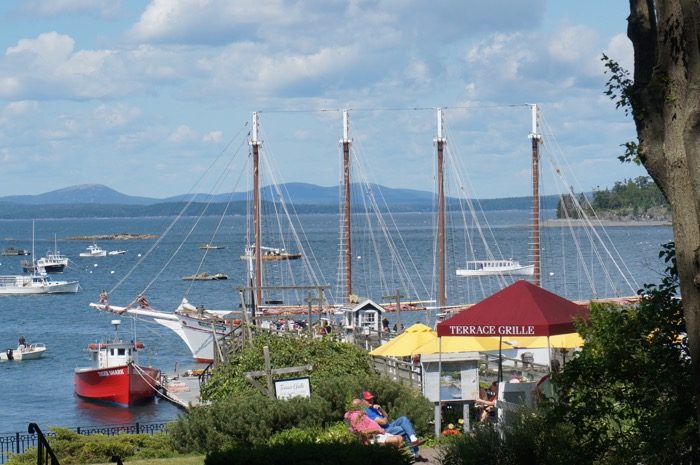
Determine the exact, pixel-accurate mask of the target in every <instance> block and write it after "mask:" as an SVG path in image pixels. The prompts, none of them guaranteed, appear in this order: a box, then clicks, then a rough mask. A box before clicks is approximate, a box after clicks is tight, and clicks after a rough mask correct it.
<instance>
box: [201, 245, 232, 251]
mask: <svg viewBox="0 0 700 465" xmlns="http://www.w3.org/2000/svg"><path fill="white" fill-rule="evenodd" d="M199 248H200V250H219V249H225V248H226V247H225V246H223V245H214V244H203V245H200V246H199Z"/></svg>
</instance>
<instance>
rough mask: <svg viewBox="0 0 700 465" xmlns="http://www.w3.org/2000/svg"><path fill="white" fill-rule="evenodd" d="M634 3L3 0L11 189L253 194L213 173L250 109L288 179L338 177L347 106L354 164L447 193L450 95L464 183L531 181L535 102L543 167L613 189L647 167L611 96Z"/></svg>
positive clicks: (0, 182) (279, 178)
mask: <svg viewBox="0 0 700 465" xmlns="http://www.w3.org/2000/svg"><path fill="white" fill-rule="evenodd" d="M627 8H628V3H627V2H608V1H605V0H590V1H585V2H582V1H580V0H556V1H548V0H491V1H489V2H484V1H482V0H434V1H430V2H428V1H421V0H348V1H339V0H297V1H287V0H255V1H250V0H236V1H230V0H151V1H138V0H130V1H120V0H24V1H5V2H0V160H1V161H2V169H1V170H0V196H5V195H20V194H40V193H44V192H48V191H51V190H56V189H62V188H66V187H69V186H75V185H82V184H103V185H106V186H108V187H110V188H112V189H115V190H117V191H119V192H122V193H125V194H129V195H138V196H146V197H156V198H165V197H169V196H173V195H178V194H183V193H186V192H190V191H191V190H193V189H194V190H195V191H206V190H207V189H209V190H210V191H211V192H215V191H216V193H219V192H229V191H232V190H244V189H245V188H246V185H245V184H243V183H236V182H218V183H215V182H213V181H211V182H209V183H208V184H207V183H203V182H202V181H201V180H202V179H203V176H204V175H205V173H207V172H211V170H212V166H213V164H214V163H215V161H216V160H218V159H220V158H221V157H222V155H223V156H229V155H230V156H231V157H234V156H237V157H239V158H242V159H245V158H246V157H245V155H246V154H247V152H248V145H247V144H241V141H240V139H241V137H243V138H245V136H246V134H247V132H248V131H249V130H250V124H251V123H250V121H251V119H252V113H253V112H259V118H260V119H259V121H260V134H261V140H262V144H263V145H262V153H263V155H262V156H263V157H267V158H266V160H268V163H270V164H272V165H273V166H274V169H273V171H274V172H275V173H276V175H275V176H274V181H275V182H307V183H313V184H318V185H322V186H333V185H337V184H339V181H340V179H341V177H340V173H341V169H340V156H339V154H340V151H339V144H338V141H339V139H340V138H341V137H342V130H343V127H342V111H341V110H343V109H347V110H348V112H349V115H350V137H351V138H352V147H353V157H354V158H353V179H356V180H363V179H367V180H369V181H371V182H378V183H380V184H383V185H386V186H390V187H397V188H411V189H420V190H427V191H434V190H435V165H436V162H435V146H434V144H433V138H434V137H435V136H436V134H437V122H436V121H437V118H436V114H437V108H443V109H444V110H443V118H444V131H445V134H446V136H447V143H448V152H449V153H448V155H447V160H446V166H447V168H448V170H449V171H450V173H451V175H454V177H451V178H450V179H453V180H452V181H449V182H450V183H451V185H452V186H453V189H454V188H456V189H464V190H465V191H468V192H469V194H470V195H473V196H476V197H480V198H496V197H513V196H524V195H528V193H529V189H530V187H529V183H530V179H529V173H530V166H531V164H530V159H529V157H530V141H529V139H528V133H529V132H530V130H531V122H530V121H531V120H530V118H531V113H530V111H531V110H530V107H529V106H527V105H526V104H532V103H536V104H538V108H539V109H540V122H541V126H540V132H541V133H542V136H543V145H542V147H543V149H545V150H544V152H543V153H544V154H543V165H544V164H545V163H546V162H547V161H550V160H551V161H552V166H553V167H554V168H551V172H552V173H562V172H564V171H565V168H566V170H567V172H569V173H570V176H571V179H569V178H568V177H567V178H566V179H565V180H562V181H561V183H562V184H564V185H571V186H575V190H580V191H590V190H591V189H595V188H606V187H610V186H612V185H613V184H614V183H615V182H617V181H622V180H623V179H628V178H632V177H636V176H640V175H643V174H645V172H644V171H643V169H642V168H640V167H636V166H634V165H630V164H621V163H620V162H619V161H618V160H617V159H616V157H617V156H618V155H620V154H621V153H622V152H623V149H622V148H621V147H620V145H621V144H623V143H624V142H627V141H630V140H634V139H635V137H636V136H635V132H634V126H633V123H632V121H631V118H630V117H629V116H626V115H625V114H624V112H622V111H621V110H616V109H615V106H614V103H613V102H611V101H610V100H609V99H608V98H607V97H606V96H605V95H604V94H603V91H604V84H605V82H606V80H607V78H606V76H605V74H604V67H603V63H602V62H601V56H602V54H603V53H606V54H607V55H609V56H610V57H612V58H613V59H615V60H616V61H618V62H619V63H620V64H622V65H623V67H625V68H627V69H629V70H632V68H633V54H632V47H631V44H630V42H629V41H628V39H627V37H626V35H625V31H626V25H627V23H626V17H627V15H628V13H629V12H628V10H627ZM241 150H242V151H244V152H245V153H244V154H243V155H241V154H240V151H241ZM236 151H238V152H236ZM544 169H545V168H544V166H543V170H544ZM240 170H243V168H240ZM557 170H559V171H557ZM552 176H553V177H554V178H556V177H557V176H559V175H558V174H552ZM272 180H273V177H272V176H270V177H269V178H267V182H272ZM555 184H556V182H552V183H551V185H548V184H544V185H543V191H544V192H545V193H552V192H555V191H556V189H555V187H554V185H555Z"/></svg>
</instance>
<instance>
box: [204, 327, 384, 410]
mask: <svg viewBox="0 0 700 465" xmlns="http://www.w3.org/2000/svg"><path fill="white" fill-rule="evenodd" d="M264 346H267V347H268V348H269V350H270V361H271V365H272V368H283V367H292V366H302V365H312V366H313V371H311V373H310V374H309V378H310V381H311V390H312V391H314V390H315V389H316V388H317V386H318V383H319V382H322V380H327V379H331V378H335V377H338V376H344V375H347V374H354V375H356V376H362V375H364V374H368V373H370V372H371V368H370V357H369V355H368V354H367V352H366V351H364V350H362V349H361V348H359V347H356V346H353V345H350V344H345V343H342V342H338V341H334V340H332V339H329V338H321V339H305V338H298V337H291V336H277V335H269V334H260V335H256V336H255V338H254V339H253V341H252V344H251V345H250V346H247V347H245V348H244V349H243V350H241V351H240V352H238V353H235V354H232V355H231V356H230V357H229V360H228V361H227V362H226V364H225V365H223V366H222V367H220V368H218V369H217V370H216V371H215V372H214V374H213V376H212V378H211V379H210V380H209V381H208V382H207V383H206V384H205V385H204V386H203V387H202V398H203V399H205V400H212V401H214V400H224V399H226V398H228V397H231V396H255V397H263V395H262V394H261V393H260V391H258V390H257V389H255V388H254V387H253V386H251V385H250V383H248V381H246V379H245V376H244V373H245V372H247V371H259V370H262V369H263V368H264V358H263V347H264ZM290 376H291V375H290Z"/></svg>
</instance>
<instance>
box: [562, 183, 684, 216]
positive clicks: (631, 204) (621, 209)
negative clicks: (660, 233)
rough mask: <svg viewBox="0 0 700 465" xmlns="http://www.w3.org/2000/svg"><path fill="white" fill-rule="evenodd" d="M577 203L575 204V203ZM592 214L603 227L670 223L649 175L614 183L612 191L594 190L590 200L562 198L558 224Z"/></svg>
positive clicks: (669, 210)
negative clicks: (605, 225) (604, 225)
mask: <svg viewBox="0 0 700 465" xmlns="http://www.w3.org/2000/svg"><path fill="white" fill-rule="evenodd" d="M576 200H577V201H576ZM594 212H595V215H596V216H597V217H598V219H600V220H601V221H602V222H603V223H604V224H608V225H617V224H624V223H634V224H640V223H644V224H670V222H671V209H670V207H669V205H668V202H666V199H665V198H664V196H663V194H662V193H661V190H660V189H659V188H658V186H657V185H656V184H655V183H654V181H653V180H652V179H651V178H650V177H649V176H639V177H637V178H635V179H626V180H624V181H622V182H620V181H618V182H616V183H615V185H614V186H613V188H612V189H604V190H603V189H594V190H593V195H592V197H587V196H586V195H584V194H580V195H579V196H578V199H574V197H573V195H571V194H567V195H564V196H563V197H562V198H561V199H560V200H559V204H558V205H557V220H554V221H552V222H551V223H558V222H561V221H566V220H580V219H582V218H583V217H584V216H592V215H593V213H594Z"/></svg>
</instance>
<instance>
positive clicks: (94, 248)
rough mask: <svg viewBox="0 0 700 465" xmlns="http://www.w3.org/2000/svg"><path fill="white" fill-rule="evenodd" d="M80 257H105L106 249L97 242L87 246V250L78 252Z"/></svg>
mask: <svg viewBox="0 0 700 465" xmlns="http://www.w3.org/2000/svg"><path fill="white" fill-rule="evenodd" d="M80 256H81V257H106V256H107V251H106V250H105V249H103V248H102V247H100V246H98V245H97V244H92V245H89V246H87V252H80Z"/></svg>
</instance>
